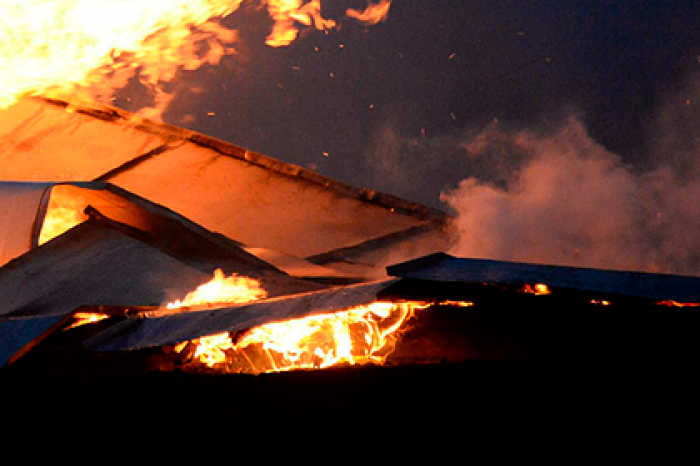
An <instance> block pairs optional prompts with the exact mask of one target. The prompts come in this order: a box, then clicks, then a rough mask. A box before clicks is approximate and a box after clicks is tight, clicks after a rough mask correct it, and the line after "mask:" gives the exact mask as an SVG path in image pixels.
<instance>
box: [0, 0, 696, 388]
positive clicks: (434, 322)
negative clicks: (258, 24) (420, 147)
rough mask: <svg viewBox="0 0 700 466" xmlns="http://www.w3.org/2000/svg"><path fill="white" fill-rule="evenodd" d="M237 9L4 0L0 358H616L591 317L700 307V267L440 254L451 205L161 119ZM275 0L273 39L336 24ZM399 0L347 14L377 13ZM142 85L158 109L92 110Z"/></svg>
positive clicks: (165, 364) (307, 5) (229, 36)
mask: <svg viewBox="0 0 700 466" xmlns="http://www.w3.org/2000/svg"><path fill="white" fill-rule="evenodd" d="M241 4H242V1H241V0H237V1H219V0H197V1H189V0H188V1H187V2H182V1H180V0H170V1H167V2H157V5H154V4H152V3H144V2H129V1H127V2H124V1H119V2H113V1H108V0H103V1H100V2H95V1H93V0H90V1H82V0H70V1H68V0H66V1H57V2H50V4H48V5H43V4H42V6H41V9H40V10H41V11H42V13H43V14H42V15H41V16H40V17H39V18H36V15H35V14H34V13H33V12H35V11H37V5H32V2H27V1H24V2H22V3H21V4H20V3H18V2H12V1H10V2H4V3H2V4H1V5H0V31H2V32H3V33H4V36H5V38H6V40H5V42H4V43H3V44H2V45H0V58H2V59H3V60H2V61H3V64H4V65H3V66H4V67H5V71H7V72H6V73H4V74H3V75H2V77H1V78H0V109H2V111H3V118H2V119H0V144H2V147H3V148H4V149H5V150H3V151H0V180H3V181H0V216H2V220H3V222H2V223H1V224H0V266H1V267H0V296H2V304H0V337H1V339H0V342H1V345H0V346H1V348H0V364H1V365H10V364H12V365H15V364H17V363H18V361H19V364H20V365H21V364H22V363H25V364H27V365H28V367H36V368H39V369H38V370H47V368H49V367H50V368H58V369H55V370H60V368H62V367H63V368H65V367H69V366H70V365H71V364H75V365H76V367H83V366H81V364H84V365H86V366H89V367H91V368H94V365H95V364H99V365H101V367H104V366H105V365H106V366H108V364H106V363H105V361H107V360H109V359H110V358H113V359H117V360H119V361H120V362H119V364H118V365H122V366H123V365H125V364H122V361H123V360H127V359H128V360H129V364H126V365H127V366H128V365H130V364H133V365H134V366H135V367H136V369H135V370H136V371H138V370H142V369H143V368H144V367H146V368H147V369H148V370H174V369H181V370H184V371H195V372H197V371H210V372H216V373H253V374H260V373H266V372H283V371H292V370H300V369H304V370H311V369H323V368H328V367H332V366H337V365H367V364H371V365H384V364H387V365H392V364H396V365H401V364H418V363H428V364H435V363H439V362H442V361H448V362H458V361H464V360H467V359H488V360H501V359H508V358H523V357H533V356H535V357H539V356H542V355H545V356H549V355H552V354H560V353H561V352H562V349H563V351H564V352H566V351H568V352H569V354H572V353H574V354H578V353H577V352H580V351H581V348H585V349H586V350H587V351H590V352H591V353H596V351H597V352H599V353H600V351H601V350H600V349H596V348H590V344H589V343H588V341H587V339H588V338H589V337H590V335H592V334H595V333H596V330H595V328H594V326H593V325H592V324H591V321H590V320H589V321H586V320H584V321H583V322H581V321H580V319H578V317H579V316H581V315H583V314H586V315H588V314H591V313H595V312H602V311H605V312H607V311H608V309H613V310H615V311H616V313H617V314H615V315H613V314H605V318H606V319H607V323H608V324H609V328H613V329H615V331H614V332H612V333H610V334H609V335H614V336H615V337H619V336H620V334H622V333H624V330H623V329H624V326H623V323H624V321H625V319H627V317H629V315H630V314H629V312H628V311H630V310H631V309H634V312H635V313H636V314H635V316H636V318H638V319H641V322H642V324H641V325H642V326H643V327H644V328H645V329H648V328H652V327H653V326H654V325H655V320H654V319H655V317H656V316H657V315H658V313H659V312H668V311H669V310H671V311H674V312H677V313H681V312H685V311H687V310H688V309H687V307H688V306H689V305H693V306H694V305H695V304H694V303H698V302H700V294H698V291H697V290H699V289H700V286H698V285H700V281H699V279H697V278H695V277H685V276H671V275H654V274H639V273H631V272H619V271H609V270H596V269H583V268H572V267H555V266H544V265H535V264H524V263H509V262H499V261H485V260H475V259H460V258H454V257H451V256H446V255H444V254H434V253H435V252H436V251H443V250H448V249H449V247H450V245H451V244H452V242H453V240H454V237H455V235H454V232H455V230H454V219H452V218H451V217H450V216H449V215H447V214H445V213H443V212H440V211H438V210H436V209H432V208H429V207H426V206H422V205H418V204H415V203H413V202H410V201H406V200H403V199H399V198H396V197H394V196H391V195H388V194H384V193H380V192H376V191H374V190H371V189H366V188H363V189H356V188H354V187H351V186H348V185H345V184H342V183H340V182H338V181H336V180H333V179H330V178H327V177H324V176H321V175H319V174H318V173H314V172H312V171H309V170H306V169H304V168H302V167H298V166H294V165H291V164H286V163H283V162H280V161H279V160H275V159H272V158H269V157H266V156H264V155H262V154H258V153H255V152H252V151H249V150H246V149H244V148H240V147H236V146H234V145H232V144H229V143H226V142H223V141H220V140H216V139H214V138H211V137H208V136H205V135H202V134H198V133H194V132H191V131H187V130H184V129H181V128H176V127H172V126H168V125H165V124H160V123H158V122H156V121H153V120H149V119H146V118H145V117H146V116H149V115H150V116H154V117H157V115H158V114H159V112H162V111H163V110H164V108H165V106H166V105H167V104H168V103H169V102H170V99H171V98H172V96H170V95H169V94H168V92H167V84H168V83H170V82H171V81H172V79H173V77H174V76H175V74H176V73H177V72H178V71H180V70H192V69H196V68H198V67H200V66H202V65H204V64H207V63H216V62H218V60H220V59H221V58H222V57H223V56H225V55H226V54H230V53H232V52H233V45H234V43H235V41H236V34H235V32H234V31H231V30H229V29H227V28H225V27H224V26H223V25H222V23H221V19H222V18H224V17H225V16H227V15H229V14H232V13H233V12H234V11H236V10H237V9H238V8H239V6H240V5H241ZM262 4H263V5H264V6H265V7H266V8H267V10H268V12H269V14H270V17H271V18H272V21H273V25H272V30H271V31H270V34H269V36H268V37H267V40H266V42H267V44H268V45H270V46H273V47H277V46H284V45H288V44H289V43H291V42H292V41H293V40H295V38H296V37H297V35H298V34H299V31H300V29H301V28H302V27H309V28H314V29H317V30H324V31H326V30H330V29H333V28H335V27H337V25H338V22H337V21H336V20H334V19H329V18H326V17H324V16H323V14H322V7H321V1H320V0H310V1H306V2H303V1H278V0H265V1H263V2H262ZM390 6H391V2H390V1H389V0H380V1H379V2H377V3H374V2H371V3H369V4H368V6H367V8H366V9H359V10H357V9H350V10H347V12H346V13H345V15H346V16H347V17H350V18H353V19H354V20H357V21H360V22H361V23H363V24H366V25H374V24H377V23H379V22H381V21H383V20H384V19H385V18H386V17H387V15H388V13H389V9H390ZM125 11H126V12H128V15H129V16H128V18H127V17H126V16H124V12H125ZM29 16H31V18H30V17H29ZM10 22H11V24H10ZM47 24H51V26H52V27H50V28H49V27H46V25H47ZM37 30H41V31H42V34H37V33H36V31H37ZM65 31H70V34H69V35H68V36H67V37H66V34H65ZM43 32H45V33H43ZM341 47H342V46H341ZM333 76H334V75H333V74H332V73H331V77H333ZM133 78H136V79H137V80H138V82H140V83H141V84H142V85H143V86H145V87H146V88H147V89H148V90H150V91H151V93H152V94H153V96H154V97H153V99H154V102H153V108H151V109H146V110H145V111H142V112H140V114H138V115H133V114H130V113H127V112H125V111H122V110H119V109H117V108H114V107H111V106H109V105H108V104H98V103H95V102H109V101H110V100H111V99H112V98H113V97H114V93H115V92H116V91H117V90H118V89H120V88H123V87H124V86H125V84H126V83H127V82H128V81H129V80H131V79H133ZM66 95H70V96H71V98H70V100H65V96H66ZM29 96H33V97H29ZM38 96H41V97H38ZM82 98H87V99H88V101H89V104H88V103H80V102H82V100H81V99H82ZM209 114H210V115H212V116H213V115H214V112H209ZM423 132H425V131H423ZM20 154H21V156H20ZM324 155H326V156H327V155H328V154H327V153H325V152H324ZM47 180H52V181H47ZM212 275H213V278H211V277H212ZM387 277H389V278H387ZM535 300H536V301H535ZM659 303H662V304H664V306H659V305H658V304H659ZM679 303H688V304H687V305H681V304H679ZM535 304H536V306H537V307H536V311H534V313H531V314H528V318H527V319H526V318H525V317H524V316H525V315H526V314H525V313H524V312H523V310H524V309H528V308H530V307H532V306H533V305H535ZM563 308H566V309H567V312H568V313H563V312H562V311H561V310H562V309H563ZM601 310H602V311H601ZM533 315H535V317H534V318H533V317H532V316H533ZM599 315H601V314H599ZM683 315H684V318H686V319H687V318H694V317H692V316H690V314H688V313H685V314H683ZM620 316H623V317H624V318H620ZM689 316H690V317H689ZM567 319H568V320H567ZM615 319H618V320H615ZM645 319H646V320H645ZM545 321H546V322H557V323H559V324H561V328H562V329H563V331H562V334H561V335H553V334H552V333H551V332H550V333H548V332H547V331H546V330H545V329H546V328H548V327H547V326H545V325H543V322H545ZM574 321H575V324H576V325H578V326H579V327H580V328H578V327H576V326H575V325H573V324H572V322H574ZM691 328H693V327H692V325H688V326H677V327H673V328H671V329H670V331H669V333H668V335H681V336H685V334H684V332H688V331H689V329H691ZM567 332H568V333H567ZM606 335H607V334H606ZM606 335H603V337H602V338H601V341H602V343H600V342H598V344H599V345H602V346H601V347H604V348H605V349H606V350H610V351H612V352H616V351H617V352H619V351H620V348H619V347H618V346H617V344H616V339H615V338H607V336H609V335H607V336H606ZM606 338H607V339H606ZM625 341H626V343H630V340H629V339H627V340H625ZM572 342H573V343H572ZM632 343H633V344H632V345H631V346H630V349H629V351H634V350H637V349H639V348H644V345H643V344H640V342H639V341H637V340H633V341H632ZM691 350H692V351H694V352H695V353H694V354H696V353H697V348H694V347H693V348H691ZM670 354H675V353H673V351H671V352H670ZM32 364H34V365H32ZM91 365H92V366H91Z"/></svg>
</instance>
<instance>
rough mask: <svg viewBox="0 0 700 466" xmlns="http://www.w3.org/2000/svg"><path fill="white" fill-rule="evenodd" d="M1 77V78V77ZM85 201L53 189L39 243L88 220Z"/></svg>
mask: <svg viewBox="0 0 700 466" xmlns="http://www.w3.org/2000/svg"><path fill="white" fill-rule="evenodd" d="M0 79H1V78H0ZM84 209H85V203H84V201H83V200H82V199H81V198H79V197H75V196H71V192H70V191H64V190H61V189H52V190H51V198H50V199H49V204H48V206H47V207H46V215H44V222H43V223H42V225H41V232H40V233H39V245H42V244H44V243H46V242H47V241H49V240H51V239H53V238H55V237H56V236H58V235H60V234H62V233H64V232H65V231H67V230H69V229H71V228H73V227H74V226H76V225H78V224H80V223H82V222H84V221H85V220H87V218H88V216H87V214H85V212H84Z"/></svg>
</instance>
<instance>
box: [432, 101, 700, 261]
mask: <svg viewBox="0 0 700 466" xmlns="http://www.w3.org/2000/svg"><path fill="white" fill-rule="evenodd" d="M668 112H671V113H673V115H674V117H675V118H678V115H677V114H675V113H674V112H673V111H670V110H668V111H666V113H668ZM669 115H670V114H669ZM667 118H670V116H668V115H667ZM685 123H688V122H687V121H684V124H683V125H679V126H676V127H682V128H683V131H682V132H681V133H678V134H674V132H673V131H671V130H670V129H669V128H666V132H665V135H664V138H663V143H662V145H663V146H664V147H666V150H668V149H669V148H673V149H675V151H674V152H673V156H672V157H668V156H666V157H664V156H663V154H664V153H665V152H664V151H662V152H661V154H659V157H658V158H657V160H655V161H654V162H653V166H652V167H651V168H647V169H645V170H641V169H640V168H639V167H638V166H637V167H632V166H630V165H627V164H625V163H623V161H622V160H621V158H620V157H619V156H617V155H616V154H614V153H611V152H610V151H608V150H606V149H605V148H604V147H602V146H601V145H599V144H598V143H596V142H595V141H594V140H593V139H592V138H591V137H590V135H589V134H588V132H587V130H586V128H585V126H584V125H583V123H582V122H581V121H580V119H579V118H577V117H574V116H572V117H569V118H568V119H567V120H566V121H565V122H564V123H563V124H562V125H561V126H560V127H559V128H557V129H555V130H553V131H551V132H549V133H548V134H541V133H535V132H531V131H518V132H507V131H501V130H499V129H498V128H495V127H490V128H488V129H487V130H485V131H484V132H483V133H481V134H479V135H478V136H477V137H476V138H473V139H471V140H469V141H467V142H465V143H463V144H462V148H463V149H464V150H465V155H466V159H467V160H470V159H471V160H479V159H481V158H482V157H488V156H489V155H491V156H493V154H494V153H498V154H500V155H501V157H499V160H496V161H494V166H495V167H496V168H495V170H494V172H493V174H492V175H494V176H492V177H491V178H478V177H467V178H466V179H464V180H462V181H461V182H460V183H459V185H458V187H457V188H455V189H448V190H445V191H444V192H443V193H442V194H441V199H442V200H443V201H444V202H445V203H446V204H447V205H448V206H449V207H450V208H451V209H453V211H454V213H456V219H455V221H454V226H455V227H456V230H457V231H458V232H459V234H458V238H457V241H456V243H455V246H454V248H453V250H452V251H451V252H452V253H454V254H457V255H460V256H465V257H482V258H493V259H501V260H516V261H528V262H540V263H552V264H561V265H575V266H588V267H602V268H615V269H627V270H643V271H659V272H672V273H688V274H692V273H696V274H697V273H700V254H699V252H700V216H699V215H698V207H697V206H698V205H700V172H699V171H698V167H697V163H695V154H696V153H697V152H696V149H697V147H696V146H695V145H693V144H691V145H690V146H688V144H689V142H688V140H687V139H683V141H684V142H683V145H684V147H683V150H681V149H680V148H679V147H678V142H677V138H678V137H682V136H683V134H682V133H684V132H685V131H686V130H687V128H686V124H685ZM496 148H499V149H498V150H496ZM505 148H507V149H508V150H505ZM657 150H661V149H660V147H659V148H657ZM666 155H668V154H666ZM509 157H510V158H509ZM481 162H483V160H481ZM499 167H500V168H499ZM514 167H515V168H514ZM679 167H683V170H682V171H679Z"/></svg>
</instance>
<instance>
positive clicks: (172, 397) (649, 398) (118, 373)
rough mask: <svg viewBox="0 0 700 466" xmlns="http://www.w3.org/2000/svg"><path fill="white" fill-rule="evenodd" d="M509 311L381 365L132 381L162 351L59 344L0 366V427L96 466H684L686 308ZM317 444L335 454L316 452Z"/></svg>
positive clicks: (443, 312) (446, 317)
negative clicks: (233, 459)
mask: <svg viewBox="0 0 700 466" xmlns="http://www.w3.org/2000/svg"><path fill="white" fill-rule="evenodd" d="M509 299H510V298H509ZM516 299H517V301H516V302H514V304H517V306H510V305H509V306H499V307H498V308H482V307H480V306H478V305H477V306H475V307H470V308H459V307H451V306H442V307H439V306H438V307H435V308H434V309H432V310H428V311H426V312H424V313H422V314H419V315H418V316H417V317H416V318H415V320H414V321H412V322H411V326H410V327H411V330H409V331H408V332H407V333H406V334H405V335H404V337H403V339H402V340H401V343H400V344H399V346H398V347H397V349H396V351H395V353H394V354H392V357H390V359H389V363H388V365H387V366H384V367H377V366H363V367H338V368H333V369H326V370H321V371H300V372H288V373H280V374H263V375H258V376H255V375H242V374H227V375H221V374H219V375H214V374H204V373H188V372H184V371H183V370H181V369H178V368H177V366H175V367H170V368H169V370H168V371H166V372H163V371H153V370H144V368H148V367H154V366H153V364H155V365H156V366H157V365H158V364H162V354H163V352H162V351H161V350H152V351H151V352H127V353H123V354H117V355H115V354H111V355H110V354H102V355H100V354H90V353H87V352H84V351H83V352H81V351H78V350H75V348H72V347H71V346H70V345H69V344H65V343H62V342H61V340H60V339H59V336H57V337H56V338H57V339H55V340H54V343H53V344H52V345H50V344H49V343H50V341H49V340H47V341H46V343H45V348H44V349H43V350H42V348H41V347H38V348H37V350H36V351H34V352H32V353H30V354H29V355H28V356H26V357H24V358H22V359H20V360H19V361H18V362H17V363H16V364H13V365H11V366H9V367H6V368H4V369H0V401H2V403H3V406H4V409H5V411H4V413H5V414H6V416H5V417H4V418H3V421H4V422H5V423H6V425H9V426H12V428H13V432H15V433H18V434H19V435H20V436H22V437H23V438H25V439H26V438H29V439H32V444H37V445H41V443H40V442H36V441H35V440H34V439H35V436H36V435H37V432H46V431H48V432H49V435H51V436H54V435H57V434H65V433H68V435H69V436H70V437H72V438H71V440H70V441H69V442H68V445H73V444H74V443H76V442H78V443H79V442H80V438H81V437H82V436H84V435H86V433H87V434H92V435H97V436H99V437H100V441H99V442H98V443H97V444H96V445H98V446H99V448H100V449H101V450H100V451H101V453H100V455H101V456H100V457H104V455H105V451H108V452H114V451H117V450H119V451H125V450H124V448H126V445H129V446H130V447H137V446H138V447H142V446H143V445H148V446H151V447H155V448H157V449H159V452H160V453H163V454H165V453H167V454H168V455H172V454H173V453H175V455H176V456H177V452H178V451H180V449H181V448H184V447H187V446H191V445H193V444H198V443H197V442H201V441H202V439H203V441H204V442H205V443H204V444H205V445H206V447H204V449H205V450H211V451H219V450H221V449H224V450H225V451H226V452H227V453H231V452H234V451H235V452H236V453H245V452H247V451H250V450H251V449H252V450H254V451H255V452H256V453H257V454H260V455H262V456H261V458H262V459H266V458H268V455H274V454H283V455H287V454H290V453H291V452H297V453H298V452H305V454H307V455H311V456H312V457H313V458H315V459H320V460H322V461H323V462H336V461H339V460H343V461H346V460H347V459H346V456H347V455H354V454H356V453H358V452H365V453H366V452H367V451H368V449H369V450H370V451H372V450H373V449H377V448H378V449H379V452H380V453H381V454H383V455H386V454H389V455H390V457H392V458H393V460H394V461H393V462H397V461H398V460H397V457H396V456H395V455H398V456H399V457H401V458H405V457H408V459H416V458H415V456H416V452H418V451H423V452H425V451H427V452H428V454H429V456H428V457H425V458H423V459H421V460H420V461H421V462H426V461H429V462H430V463H431V464H435V463H443V462H447V461H450V462H454V461H457V460H458V461H459V462H464V463H466V462H469V463H472V462H478V463H484V462H486V463H492V464H504V463H505V464H515V463H524V462H526V461H527V462H533V461H543V460H549V461H550V462H553V463H556V464H592V463H593V464H601V463H604V464H607V463H621V464H630V463H631V462H638V461H639V460H643V461H645V463H649V462H651V463H652V464H686V463H687V464H697V459H698V458H697V457H698V452H699V451H700V448H698V447H699V446H700V441H699V440H698V439H700V436H699V434H700V429H699V426H700V370H699V369H698V367H699V365H698V363H699V362H700V342H699V341H698V339H697V333H698V332H697V329H698V328H700V312H697V309H696V308H673V307H670V308H667V307H661V306H656V305H654V306H641V305H638V304H635V305H634V306H632V305H624V306H622V305H620V306H618V307H615V306H611V307H604V308H602V307H600V306H593V305H591V304H589V303H588V301H587V300H586V301H585V303H584V304H581V305H580V306H579V307H576V306H574V305H572V304H571V300H570V299H569V301H567V306H568V307H567V308H566V311H563V308H562V307H561V306H560V304H561V303H560V302H558V301H556V298H551V299H550V298H546V297H544V298H542V297H536V298H534V297H529V296H524V297H521V296H520V295H518V296H516ZM524 299H525V300H528V302H521V301H522V300H524ZM535 299H536V300H537V303H541V305H540V307H539V308H537V309H535V310H533V309H532V308H529V307H527V306H526V305H527V304H530V302H529V300H535ZM549 302H551V303H552V305H551V306H550V305H549V304H547V303H549ZM477 304H478V303H477ZM64 335H69V334H68V333H65V334H64ZM69 340H70V339H69ZM62 345H63V346H62ZM62 352H63V353H62ZM68 355H70V357H68ZM134 368H137V370H134ZM15 417H17V418H18V419H15ZM73 426H78V427H73ZM195 439H196V440H197V441H195ZM328 439H331V442H332V443H331V445H334V446H336V447H337V446H338V445H340V448H339V449H337V450H334V452H335V453H334V454H335V455H340V456H332V457H331V456H328V454H325V453H322V452H323V450H324V449H326V450H327V449H328V447H327V446H326V445H328V444H327V443H326V442H328ZM125 442H126V443H125ZM250 442H253V443H250ZM261 444H262V446H261ZM253 445H255V446H254V447H253ZM105 448H106V449H107V450H103V449H105ZM198 448H199V447H198ZM455 455H457V456H455ZM369 456H370V457H371V458H369V459H372V460H373V461H370V463H371V464H376V462H377V461H374V460H376V457H375V456H373V455H369ZM455 458H457V460H455ZM401 461H402V462H403V459H402V460H401Z"/></svg>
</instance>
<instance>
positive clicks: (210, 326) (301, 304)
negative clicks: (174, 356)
mask: <svg viewBox="0 0 700 466" xmlns="http://www.w3.org/2000/svg"><path fill="white" fill-rule="evenodd" d="M396 281H398V279H394V278H391V279H385V280H380V281H376V282H371V283H366V284H360V285H350V286H343V287H336V288H330V289H327V290H322V291H317V292H310V293H302V294H297V295H290V296H283V297H279V298H272V299H266V300H262V301H256V302H254V303H250V304H243V305H238V306H231V307H225V308H219V309H208V310H204V311H194V310H193V311H185V312H179V313H176V314H164V315H158V314H157V313H156V314H155V315H153V316H150V317H149V316H148V315H145V316H144V315H141V316H136V317H130V318H128V319H126V320H125V321H123V322H121V323H119V324H116V325H114V326H112V327H110V328H109V329H107V330H105V331H103V332H101V333H99V334H98V335H96V336H94V337H93V338H91V339H89V340H87V341H86V342H85V346H86V348H87V349H89V350H93V351H124V350H135V349H141V348H149V347H155V346H163V345H172V344H176V343H179V342H182V341H186V340H191V339H193V338H199V337H202V336H206V335H213V334H216V333H221V332H226V331H238V330H245V329H249V328H253V327H257V326H259V325H263V324H267V323H270V322H278V321H283V320H289V319H294V318H301V317H306V316H309V315H313V314H321V313H326V312H333V311H339V310H343V309H348V308H350V307H355V306H361V305H365V304H369V303H371V302H373V301H376V300H377V294H378V293H379V292H381V291H382V290H384V289H386V288H387V287H388V286H390V285H391V284H393V283H395V282H396Z"/></svg>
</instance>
